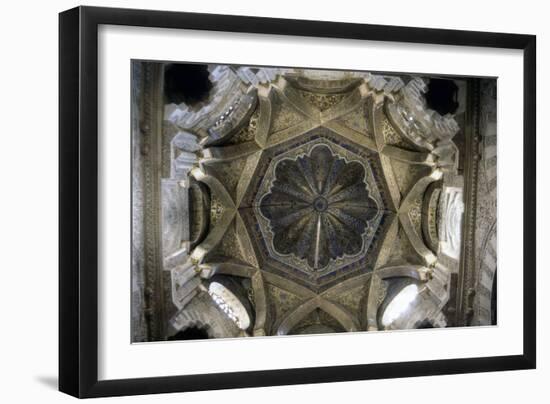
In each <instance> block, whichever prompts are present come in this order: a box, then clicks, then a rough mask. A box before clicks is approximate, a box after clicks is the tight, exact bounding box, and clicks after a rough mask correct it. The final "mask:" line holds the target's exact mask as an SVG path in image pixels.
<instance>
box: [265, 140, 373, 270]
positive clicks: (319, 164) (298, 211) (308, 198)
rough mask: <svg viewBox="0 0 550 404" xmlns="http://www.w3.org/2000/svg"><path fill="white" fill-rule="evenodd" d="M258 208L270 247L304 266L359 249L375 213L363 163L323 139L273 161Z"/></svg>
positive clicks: (319, 264)
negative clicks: (348, 157)
mask: <svg viewBox="0 0 550 404" xmlns="http://www.w3.org/2000/svg"><path fill="white" fill-rule="evenodd" d="M271 175H272V179H271V184H270V186H269V188H268V189H267V190H266V193H265V194H264V195H263V196H262V197H261V199H260V200H259V210H260V212H261V214H262V216H263V217H264V218H265V219H266V220H267V222H268V223H269V228H270V232H271V235H272V237H271V244H272V249H273V252H274V253H275V254H277V255H280V256H294V257H295V258H296V259H298V260H299V261H300V262H303V263H304V264H306V265H307V267H308V268H309V270H312V271H317V270H323V269H324V268H326V267H327V266H328V265H329V264H331V263H332V262H335V261H338V260H342V259H346V258H349V257H354V256H357V255H358V254H361V253H362V252H363V251H364V249H365V238H366V237H365V235H366V233H367V232H368V229H369V222H370V221H372V220H373V219H374V218H375V217H376V216H377V215H378V212H379V206H378V204H377V202H376V201H375V200H374V199H373V198H372V196H371V192H370V190H369V185H368V182H367V176H366V168H365V166H364V165H363V163H361V162H359V161H353V160H351V161H350V160H348V159H346V158H345V157H342V156H339V155H338V154H337V153H335V152H333V150H331V148H330V147H329V146H328V145H326V144H317V145H315V146H314V147H312V148H311V149H310V150H308V151H307V152H306V153H304V154H302V155H298V156H296V157H295V158H283V159H281V160H279V161H277V162H276V164H275V165H274V169H273V170H272V172H271Z"/></svg>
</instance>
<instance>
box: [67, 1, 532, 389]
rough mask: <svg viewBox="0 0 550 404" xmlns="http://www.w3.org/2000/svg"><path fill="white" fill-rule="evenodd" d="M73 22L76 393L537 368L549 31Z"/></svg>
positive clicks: (140, 18) (70, 359)
mask: <svg viewBox="0 0 550 404" xmlns="http://www.w3.org/2000/svg"><path fill="white" fill-rule="evenodd" d="M59 24H60V36H59V38H60V52H59V55H60V63H59V78H60V90H59V91H60V112H59V117H60V119H59V125H60V133H59V136H60V143H59V144H60V224H59V226H60V255H59V259H60V266H59V271H60V274H59V283H60V288H59V291H60V292H59V293H60V295H59V299H60V303H59V308H60V322H59V344H60V353H59V388H60V390H61V391H63V392H65V393H68V394H71V395H73V396H76V397H101V396H114V395H132V394H149V393H163V392H183V391H194V390H208V389H225V388H239V387H257V386H273V385H288V384H299V383H322V382H334V381H348V380H361V379H378V378H394V377H409V376H425V375H440V374H456V373H466V372H486V371H499V370H514V369H532V368H535V363H536V360H535V358H536V354H535V352H536V341H535V335H536V330H535V313H536V312H535V310H536V304H535V302H536V295H535V293H536V292H535V289H536V288H535V286H536V282H535V257H536V251H535V245H536V243H535V223H536V220H535V193H536V189H535V174H536V173H535V127H536V116H535V100H536V86H535V66H536V62H535V61H536V56H535V55H536V38H535V36H532V35H519V34H504V33H488V32H470V31H454V30H442V29H424V28H409V27H395V26H378V25H365V24H349V23H338V22H322V21H300V20H284V19H273V18H260V17H244V16H243V17H240V16H225V15H212V14H194V13H179V12H164V11H145V10H125V9H108V8H93V7H78V8H75V9H72V10H68V11H65V12H63V13H61V14H60V19H59ZM497 275H498V277H497ZM497 278H498V279H497ZM497 292H498V293H497Z"/></svg>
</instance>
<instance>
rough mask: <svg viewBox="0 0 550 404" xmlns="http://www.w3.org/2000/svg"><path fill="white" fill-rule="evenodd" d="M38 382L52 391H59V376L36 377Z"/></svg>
mask: <svg viewBox="0 0 550 404" xmlns="http://www.w3.org/2000/svg"><path fill="white" fill-rule="evenodd" d="M35 379H36V381H37V382H38V383H40V384H42V385H44V386H46V387H48V388H50V389H54V390H57V389H58V386H59V382H58V379H57V376H36V378H35Z"/></svg>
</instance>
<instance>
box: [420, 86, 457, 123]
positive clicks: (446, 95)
mask: <svg viewBox="0 0 550 404" xmlns="http://www.w3.org/2000/svg"><path fill="white" fill-rule="evenodd" d="M425 98H426V103H427V104H428V107H429V108H430V109H433V110H435V111H437V112H438V113H439V114H440V115H446V114H454V113H455V112H456V110H457V109H458V86H457V85H456V84H455V82H454V81H452V80H446V79H430V82H429V84H428V91H427V92H426V94H425Z"/></svg>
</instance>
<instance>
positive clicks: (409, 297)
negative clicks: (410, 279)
mask: <svg viewBox="0 0 550 404" xmlns="http://www.w3.org/2000/svg"><path fill="white" fill-rule="evenodd" d="M417 296H418V286H416V284H414V283H413V284H411V285H407V286H405V287H404V288H403V289H401V291H399V292H398V293H397V294H396V295H395V297H394V298H393V299H392V300H391V301H390V302H389V304H388V305H387V307H386V310H384V314H383V315H382V325H383V326H384V327H388V326H389V325H391V324H392V323H393V322H394V321H395V320H397V319H398V318H399V317H401V316H402V315H403V314H405V313H406V312H407V310H408V309H409V308H410V306H411V304H412V303H413V302H414V300H415V299H416V297H417Z"/></svg>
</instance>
